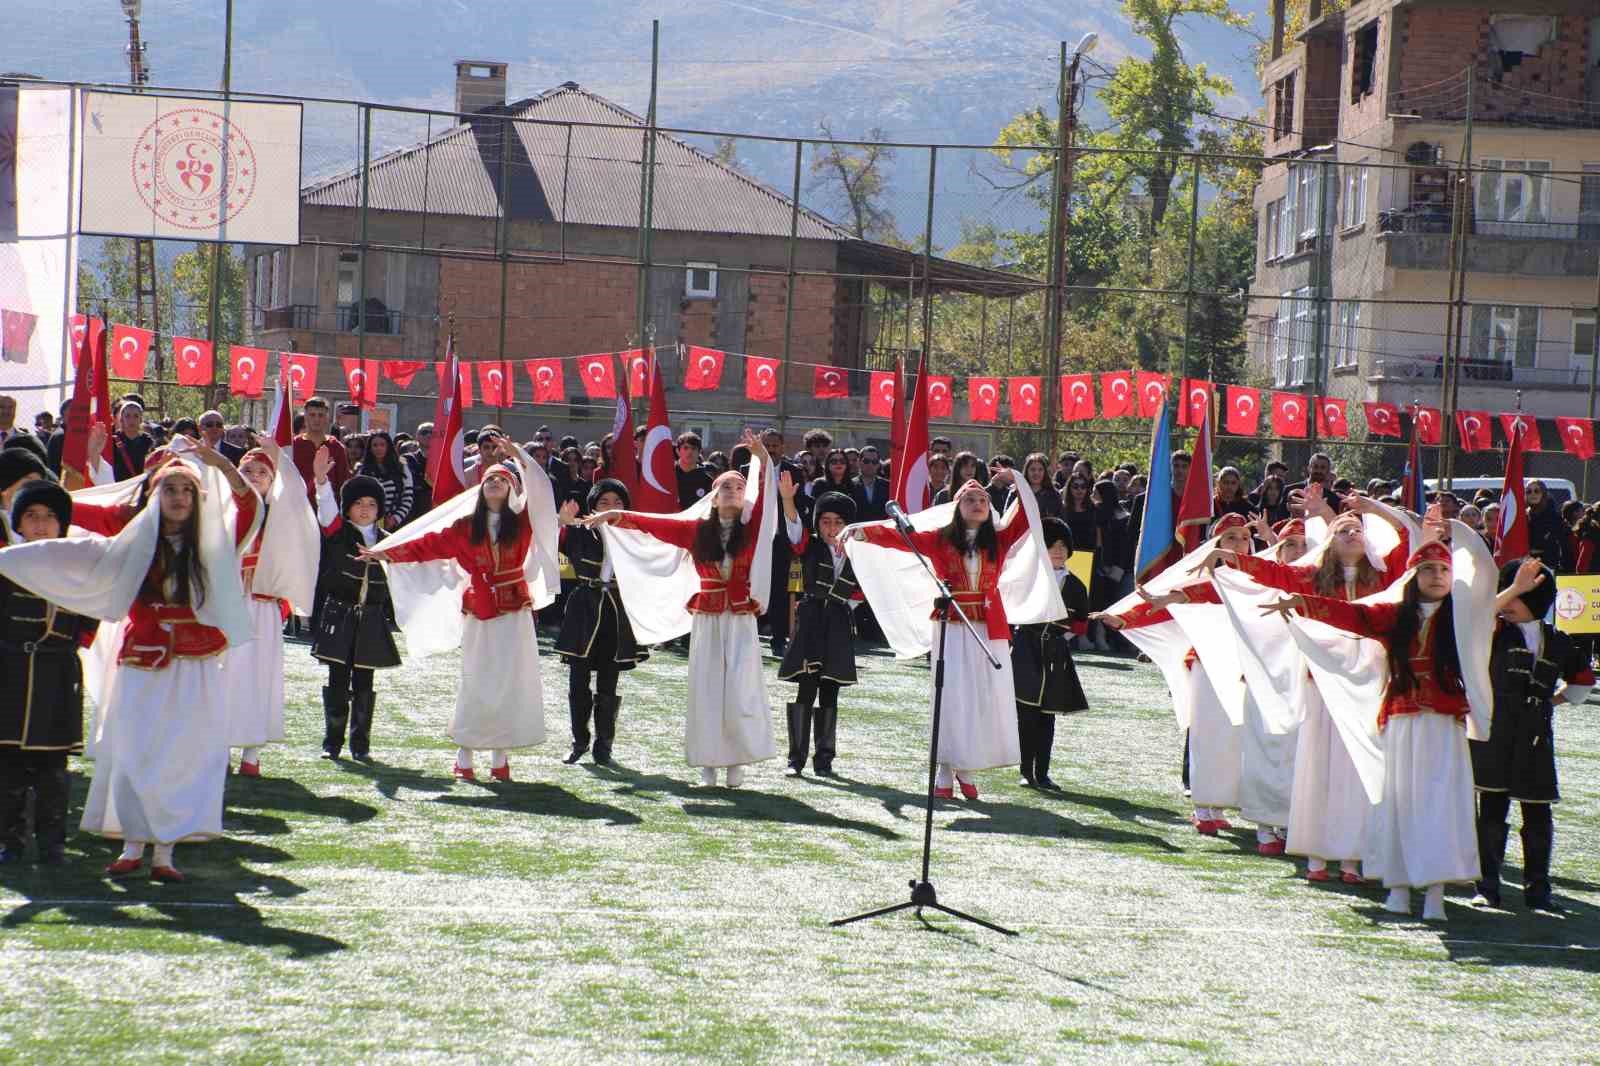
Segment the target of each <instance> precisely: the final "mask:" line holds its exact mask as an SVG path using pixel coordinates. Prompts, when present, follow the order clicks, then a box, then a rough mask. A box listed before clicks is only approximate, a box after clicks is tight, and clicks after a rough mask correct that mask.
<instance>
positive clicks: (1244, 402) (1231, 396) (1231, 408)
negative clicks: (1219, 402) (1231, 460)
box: [1223, 385, 1261, 437]
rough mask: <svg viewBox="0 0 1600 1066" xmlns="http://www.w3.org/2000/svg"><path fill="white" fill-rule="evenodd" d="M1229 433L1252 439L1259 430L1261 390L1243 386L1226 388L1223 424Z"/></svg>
mask: <svg viewBox="0 0 1600 1066" xmlns="http://www.w3.org/2000/svg"><path fill="white" fill-rule="evenodd" d="M1223 424H1224V425H1225V426H1227V429H1228V432H1229V433H1235V434H1238V435H1239V436H1241V437H1253V436H1255V435H1256V432H1257V431H1258V430H1260V428H1261V390H1260V389H1252V388H1249V387H1248V386H1245V385H1229V386H1228V417H1227V419H1226V420H1225V421H1224V423H1223Z"/></svg>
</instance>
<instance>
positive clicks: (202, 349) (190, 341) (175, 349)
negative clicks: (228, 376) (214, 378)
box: [172, 337, 212, 385]
mask: <svg viewBox="0 0 1600 1066" xmlns="http://www.w3.org/2000/svg"><path fill="white" fill-rule="evenodd" d="M211 352H212V347H211V342H210V341H203V340H200V339H199V338H198V337H174V338H172V365H173V368H174V376H175V377H176V378H177V379H178V384H179V385H209V384H211Z"/></svg>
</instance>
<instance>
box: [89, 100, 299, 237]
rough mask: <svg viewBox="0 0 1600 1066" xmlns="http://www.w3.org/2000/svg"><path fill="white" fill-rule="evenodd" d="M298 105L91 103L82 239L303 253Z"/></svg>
mask: <svg viewBox="0 0 1600 1066" xmlns="http://www.w3.org/2000/svg"><path fill="white" fill-rule="evenodd" d="M300 123H301V108H300V105H299V104H276V103H274V104H266V103H250V102H240V101H227V102H225V101H221V100H206V99H189V98H184V97H175V96H152V95H148V94H141V95H134V94H131V93H102V92H85V93H84V94H83V122H82V135H83V136H82V145H83V150H82V159H83V169H82V175H83V193H82V203H81V207H80V219H81V221H80V224H79V228H80V231H81V232H83V233H99V234H116V235H119V236H127V237H156V238H178V239H181V240H192V241H235V242H241V243H251V244H299V243H300Z"/></svg>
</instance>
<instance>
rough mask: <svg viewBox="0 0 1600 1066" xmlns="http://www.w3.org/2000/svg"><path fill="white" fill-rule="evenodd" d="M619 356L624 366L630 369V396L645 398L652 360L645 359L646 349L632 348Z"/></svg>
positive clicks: (619, 353)
mask: <svg viewBox="0 0 1600 1066" xmlns="http://www.w3.org/2000/svg"><path fill="white" fill-rule="evenodd" d="M617 355H618V356H619V357H620V358H621V359H622V365H623V366H625V367H627V368H628V395H629V396H643V395H644V393H645V389H646V388H647V387H648V386H649V378H650V360H649V359H647V358H645V351H644V349H643V348H630V349H628V350H627V351H625V352H618V353H617Z"/></svg>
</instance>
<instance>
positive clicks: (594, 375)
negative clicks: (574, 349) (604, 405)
mask: <svg viewBox="0 0 1600 1066" xmlns="http://www.w3.org/2000/svg"><path fill="white" fill-rule="evenodd" d="M578 377H580V378H582V379H583V392H584V395H585V396H587V397H589V399H591V400H614V399H616V398H617V372H616V368H615V367H614V366H613V365H612V362H611V353H610V352H601V353H599V354H596V355H580V356H578Z"/></svg>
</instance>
